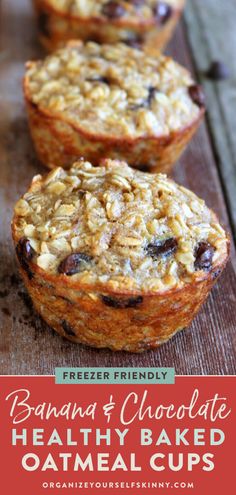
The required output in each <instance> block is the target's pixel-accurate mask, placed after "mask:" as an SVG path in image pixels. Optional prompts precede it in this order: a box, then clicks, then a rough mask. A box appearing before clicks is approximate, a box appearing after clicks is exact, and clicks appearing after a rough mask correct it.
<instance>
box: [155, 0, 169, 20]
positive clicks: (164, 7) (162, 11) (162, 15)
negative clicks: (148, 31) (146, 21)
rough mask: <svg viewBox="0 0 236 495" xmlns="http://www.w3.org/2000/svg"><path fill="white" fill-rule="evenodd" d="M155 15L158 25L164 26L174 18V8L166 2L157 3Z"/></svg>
mask: <svg viewBox="0 0 236 495" xmlns="http://www.w3.org/2000/svg"><path fill="white" fill-rule="evenodd" d="M153 14H154V16H155V18H156V20H157V22H158V24H161V25H164V24H165V23H166V22H167V21H169V19H170V18H171V16H172V7H171V6H170V5H169V4H168V3H166V2H157V4H156V5H155V7H153Z"/></svg>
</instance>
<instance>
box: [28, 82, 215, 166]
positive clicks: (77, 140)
mask: <svg viewBox="0 0 236 495" xmlns="http://www.w3.org/2000/svg"><path fill="white" fill-rule="evenodd" d="M24 94H25V99H26V102H27V110H28V116H29V125H30V131H31V136H32V139H33V142H34V145H35V149H36V152H37V154H38V157H39V159H40V161H41V162H42V163H43V164H44V165H45V166H47V167H48V168H50V169H52V168H54V167H57V166H61V167H64V168H69V167H70V166H71V165H72V164H73V163H74V162H75V161H76V160H77V159H78V158H80V157H84V158H85V159H86V160H89V161H91V162H93V163H94V164H95V165H98V164H99V162H100V160H101V159H102V158H104V157H106V156H109V157H110V158H114V159H117V158H119V159H121V160H124V161H127V162H128V163H129V164H130V165H131V166H133V167H135V168H139V169H144V170H148V171H150V172H155V173H158V172H164V173H170V171H171V170H172V167H173V165H174V164H175V163H176V162H177V160H178V159H179V157H180V156H181V154H182V153H183V151H184V150H185V148H186V146H187V144H188V143H189V141H190V140H191V138H192V137H193V135H194V134H195V132H196V131H197V129H198V127H199V125H200V122H201V120H202V118H203V116H204V113H205V109H204V108H201V111H200V113H199V117H198V118H197V119H196V120H195V121H194V122H192V123H191V124H190V125H189V126H187V127H186V128H185V129H181V131H179V132H177V131H176V132H172V133H171V134H170V135H169V136H162V137H161V136H158V137H155V136H147V137H139V138H136V139H132V138H129V137H122V138H120V137H119V136H115V135H113V136H112V135H111V136H110V137H109V138H108V137H105V136H103V135H97V136H94V135H93V134H90V133H89V132H86V131H85V130H84V129H82V128H81V127H80V126H79V125H78V124H72V123H71V122H69V121H68V120H67V119H66V118H63V116H60V117H59V116H57V117H55V116H53V115H52V114H50V112H49V111H47V112H46V111H43V110H42V109H39V107H38V105H36V104H34V103H32V101H31V97H30V94H29V87H28V79H27V77H26V78H25V80H24Z"/></svg>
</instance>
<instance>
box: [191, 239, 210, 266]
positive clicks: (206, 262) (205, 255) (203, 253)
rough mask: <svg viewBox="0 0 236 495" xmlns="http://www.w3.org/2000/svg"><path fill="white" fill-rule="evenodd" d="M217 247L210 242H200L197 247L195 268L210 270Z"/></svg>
mask: <svg viewBox="0 0 236 495" xmlns="http://www.w3.org/2000/svg"><path fill="white" fill-rule="evenodd" d="M214 252H215V249H214V248H213V247H212V246H211V244H209V242H199V244H198V246H197V247H196V249H195V263H194V267H195V270H203V271H204V272H209V271H210V269H211V267H212V260H213V256H214Z"/></svg>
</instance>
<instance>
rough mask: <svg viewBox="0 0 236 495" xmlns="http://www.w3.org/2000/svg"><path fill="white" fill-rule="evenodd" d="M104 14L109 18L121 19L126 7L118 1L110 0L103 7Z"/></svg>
mask: <svg viewBox="0 0 236 495" xmlns="http://www.w3.org/2000/svg"><path fill="white" fill-rule="evenodd" d="M102 14H103V15H104V16H105V17H108V19H119V18H120V17H123V16H124V15H125V9H124V7H122V5H121V4H120V3H118V2H116V1H112V0H111V1H109V2H107V3H105V5H103V7H102Z"/></svg>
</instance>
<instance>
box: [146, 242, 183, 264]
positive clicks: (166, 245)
mask: <svg viewBox="0 0 236 495" xmlns="http://www.w3.org/2000/svg"><path fill="white" fill-rule="evenodd" d="M177 247H178V243H177V241H176V239H174V237H170V238H169V239H166V240H164V241H159V240H156V241H155V242H152V243H150V244H148V245H147V247H146V252H147V255H148V256H151V257H152V258H153V259H154V260H155V259H157V258H159V256H164V257H167V256H170V255H171V254H174V253H175V252H176V250H177Z"/></svg>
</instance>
